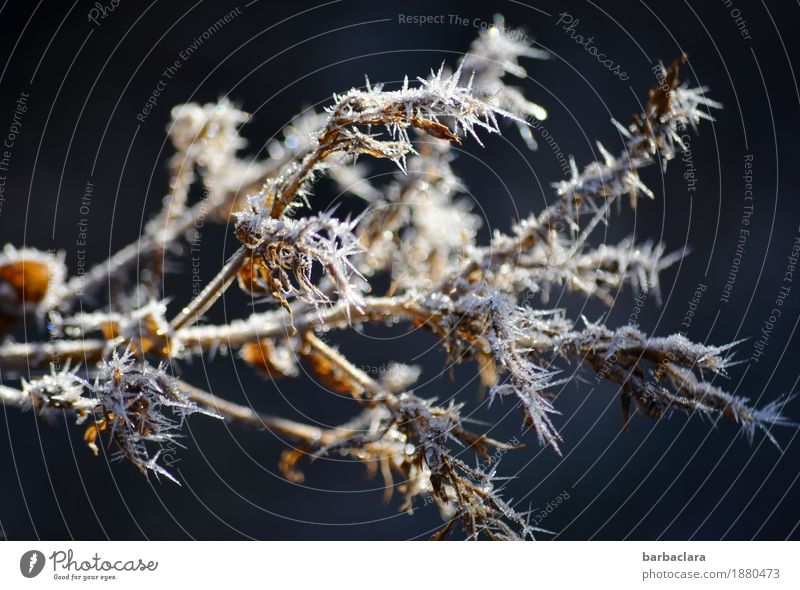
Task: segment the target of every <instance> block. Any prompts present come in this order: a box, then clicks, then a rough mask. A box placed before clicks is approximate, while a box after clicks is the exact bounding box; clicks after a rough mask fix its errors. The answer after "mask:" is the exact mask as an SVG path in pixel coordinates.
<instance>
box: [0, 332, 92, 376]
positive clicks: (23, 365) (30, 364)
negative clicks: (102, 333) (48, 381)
mask: <svg viewBox="0 0 800 590" xmlns="http://www.w3.org/2000/svg"><path fill="white" fill-rule="evenodd" d="M106 345H107V342H106V341H105V340H99V339H87V340H58V341H53V342H26V343H16V342H10V343H7V344H3V345H0V370H12V371H14V370H27V369H41V368H47V367H49V366H50V364H51V363H53V362H57V363H58V364H62V363H66V362H67V361H71V363H72V364H73V366H74V365H78V364H80V363H93V362H97V361H98V360H100V359H101V358H102V356H103V350H104V349H105V347H106Z"/></svg>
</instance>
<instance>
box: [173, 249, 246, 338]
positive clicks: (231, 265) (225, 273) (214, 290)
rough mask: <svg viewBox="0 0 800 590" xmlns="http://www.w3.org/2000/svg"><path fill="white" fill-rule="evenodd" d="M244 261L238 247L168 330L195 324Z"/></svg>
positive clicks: (217, 297) (230, 281)
mask: <svg viewBox="0 0 800 590" xmlns="http://www.w3.org/2000/svg"><path fill="white" fill-rule="evenodd" d="M244 261H245V249H244V247H243V246H240V247H239V249H238V250H237V251H236V252H234V254H233V256H231V257H230V258H229V259H228V262H226V263H225V266H223V267H222V269H221V270H220V271H219V272H218V273H217V275H216V276H215V277H214V278H213V279H211V282H210V283H208V285H206V287H205V288H204V289H203V290H202V291H201V292H200V294H198V295H197V297H195V298H194V299H193V300H192V301H191V302H190V303H189V304H188V305H187V306H186V307H184V308H183V309H182V310H181V312H180V313H179V314H178V315H177V316H175V318H173V320H172V321H171V322H170V328H171V329H172V330H173V331H178V330H180V329H181V328H183V327H184V326H189V325H191V324H193V323H195V322H196V321H197V320H198V319H200V316H202V315H203V314H204V313H205V312H206V311H207V310H208V309H209V308H210V307H211V306H212V305H213V304H214V302H215V301H216V300H217V299H219V298H220V297H221V296H222V294H223V293H224V292H225V290H226V289H227V288H228V287H230V285H231V283H232V282H233V280H234V279H235V278H236V274H237V273H238V272H239V269H240V268H241V267H242V264H244Z"/></svg>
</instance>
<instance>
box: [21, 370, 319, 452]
mask: <svg viewBox="0 0 800 590" xmlns="http://www.w3.org/2000/svg"><path fill="white" fill-rule="evenodd" d="M178 383H179V384H180V387H181V389H183V390H184V391H186V392H187V393H188V394H189V398H190V399H191V400H192V401H193V402H195V403H196V404H197V405H199V406H202V407H204V408H207V409H209V410H214V411H216V412H218V413H219V414H221V415H222V416H224V417H225V418H228V419H230V420H235V421H237V422H243V423H246V424H252V425H254V426H258V427H261V428H266V429H267V430H269V431H271V432H275V433H279V434H283V435H285V436H288V437H290V438H293V439H295V440H301V441H319V442H320V443H322V444H330V443H331V442H333V441H334V437H333V435H332V433H331V432H329V431H327V430H325V429H322V428H317V427H315V426H311V425H309V424H302V423H300V422H295V421H293V420H287V419H285V418H280V417H277V416H270V415H267V414H262V413H260V412H257V411H256V410H254V409H253V408H251V407H249V406H244V405H241V404H236V403H234V402H231V401H228V400H226V399H223V398H221V397H218V396H216V395H214V394H212V393H209V392H207V391H204V390H203V389H200V388H199V387H196V386H194V385H191V384H190V383H186V382H185V381H182V380H178ZM20 394H21V392H20Z"/></svg>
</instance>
